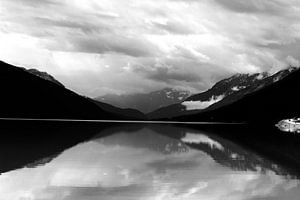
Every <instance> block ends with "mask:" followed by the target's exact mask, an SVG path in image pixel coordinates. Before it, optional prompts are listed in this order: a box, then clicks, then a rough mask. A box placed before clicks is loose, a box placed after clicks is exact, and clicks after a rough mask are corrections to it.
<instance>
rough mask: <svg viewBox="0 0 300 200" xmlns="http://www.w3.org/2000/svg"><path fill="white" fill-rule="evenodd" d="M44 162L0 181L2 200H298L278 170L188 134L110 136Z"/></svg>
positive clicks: (298, 190) (154, 131)
mask: <svg viewBox="0 0 300 200" xmlns="http://www.w3.org/2000/svg"><path fill="white" fill-rule="evenodd" d="M108 133H109V134H108ZM104 135H105V136H104ZM103 136H104V137H103ZM45 160H46V161H47V162H45V163H44V165H41V162H37V165H36V166H35V167H32V165H33V164H32V165H31V168H22V169H18V170H14V171H10V172H7V173H3V174H2V175H0V199H1V200H2V199H3V200H25V199H26V200H27V199H28V200H41V199H43V200H82V199H85V200H95V199H101V200H105V199H116V200H118V199H122V200H124V199H128V200H129V199H130V200H132V199H151V200H152V199H154V200H156V199H157V200H159V199H162V200H169V199H172V200H173V199H191V200H193V199H195V200H196V199H197V200H198V199H212V200H226V199H228V200H235V199H237V200H240V199H241V200H242V199H247V200H251V199H253V200H254V199H278V200H280V199H287V200H296V199H299V196H300V186H299V181H298V180H296V179H293V178H291V177H290V176H288V173H287V172H285V171H284V169H283V168H281V167H280V166H278V165H276V164H275V163H272V162H271V161H268V160H267V159H264V158H262V157H260V156H258V155H256V154H255V153H253V152H251V151H249V150H246V149H243V148H242V147H240V146H238V145H236V144H234V143H232V142H230V141H227V140H225V139H221V138H219V137H217V136H214V135H210V134H207V133H204V132H200V131H196V130H193V129H188V128H183V127H173V126H162V125H160V126H154V125H152V126H150V125H149V126H143V127H138V128H136V129H126V128H125V127H118V128H117V129H116V128H111V129H106V130H103V131H102V132H101V133H99V135H98V136H96V137H94V138H93V139H92V140H90V141H87V142H84V143H81V144H78V145H76V146H74V147H72V148H69V149H67V150H65V151H64V152H62V153H61V154H60V155H58V156H56V157H54V158H51V159H45Z"/></svg>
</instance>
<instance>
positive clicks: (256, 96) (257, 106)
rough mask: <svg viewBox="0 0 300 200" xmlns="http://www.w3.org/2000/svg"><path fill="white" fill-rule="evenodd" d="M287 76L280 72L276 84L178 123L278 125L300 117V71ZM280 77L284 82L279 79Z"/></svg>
mask: <svg viewBox="0 0 300 200" xmlns="http://www.w3.org/2000/svg"><path fill="white" fill-rule="evenodd" d="M290 71H294V70H290ZM284 74H285V73H284V72H278V73H277V76H271V77H269V79H271V80H273V81H274V82H273V84H269V85H267V86H265V87H263V88H262V89H257V90H253V91H252V92H251V93H246V94H244V96H242V97H241V98H238V99H237V100H235V101H233V100H232V99H231V98H230V97H229V98H228V99H225V98H224V100H226V101H225V102H226V103H224V104H222V103H221V102H218V103H216V104H214V105H213V106H211V107H209V108H207V109H205V110H204V111H203V112H200V113H196V114H192V115H185V116H180V117H176V118H174V120H184V121H185V120H188V121H224V122H250V123H265V124H268V123H270V124H274V123H277V122H278V121H279V120H282V119H285V118H293V117H297V116H300V104H299V102H300V96H299V95H298V91H300V70H296V71H294V72H293V73H290V74H289V75H287V76H284ZM280 76H282V77H284V78H282V77H281V78H280V79H279V77H280ZM237 96H241V95H237Z"/></svg>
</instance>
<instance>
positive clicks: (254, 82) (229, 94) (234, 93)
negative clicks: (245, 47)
mask: <svg viewBox="0 0 300 200" xmlns="http://www.w3.org/2000/svg"><path fill="white" fill-rule="evenodd" d="M294 71H296V68H294V67H290V68H288V69H285V70H282V71H279V72H277V73H275V74H273V75H269V74H268V73H265V72H264V73H256V74H236V75H234V76H232V77H230V78H227V79H224V80H221V81H219V82H217V83H216V84H215V85H214V86H213V87H212V88H211V89H209V90H207V91H205V92H203V93H199V94H195V95H192V96H190V97H189V98H187V99H186V100H185V101H182V102H180V103H177V104H173V105H170V106H167V107H164V108H161V109H158V110H156V111H154V112H151V113H149V114H148V117H149V118H150V119H163V118H174V117H179V116H182V115H194V114H197V113H201V112H204V111H206V110H211V109H216V108H220V107H223V106H225V105H228V104H231V103H233V102H236V101H238V100H239V99H242V98H244V97H245V96H247V95H249V94H251V93H254V92H256V91H259V90H261V89H263V88H265V87H267V86H269V85H272V84H273V83H276V82H278V81H280V80H282V79H284V78H285V77H286V76H288V75H289V74H291V73H292V72H294Z"/></svg>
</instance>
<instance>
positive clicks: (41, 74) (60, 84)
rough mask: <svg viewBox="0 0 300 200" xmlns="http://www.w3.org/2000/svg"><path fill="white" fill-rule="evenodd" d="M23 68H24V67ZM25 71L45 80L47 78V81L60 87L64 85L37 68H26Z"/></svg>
mask: <svg viewBox="0 0 300 200" xmlns="http://www.w3.org/2000/svg"><path fill="white" fill-rule="evenodd" d="M24 70H26V69H25V68H24ZM26 71H27V72H29V73H31V74H34V75H36V76H38V77H40V78H42V79H45V80H48V81H51V82H53V83H55V84H57V85H59V86H61V87H65V86H64V85H63V84H62V83H60V82H59V81H58V80H56V79H55V78H54V77H53V76H51V75H50V74H48V73H47V72H41V71H39V70H37V69H27V70H26Z"/></svg>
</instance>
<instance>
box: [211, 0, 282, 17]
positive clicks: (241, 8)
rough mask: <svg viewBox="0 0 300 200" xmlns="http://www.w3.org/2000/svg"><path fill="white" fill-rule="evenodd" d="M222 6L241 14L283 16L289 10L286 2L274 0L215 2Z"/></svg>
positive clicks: (226, 0)
mask: <svg viewBox="0 0 300 200" xmlns="http://www.w3.org/2000/svg"><path fill="white" fill-rule="evenodd" d="M214 1H215V2H217V3H218V4H220V5H221V6H223V7H224V8H226V9H229V10H231V11H235V12H240V13H260V14H281V13H283V12H284V10H285V9H286V8H287V6H288V5H287V4H286V3H285V2H284V1H278V0H272V1H261V0H249V1H240V0H214Z"/></svg>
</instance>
